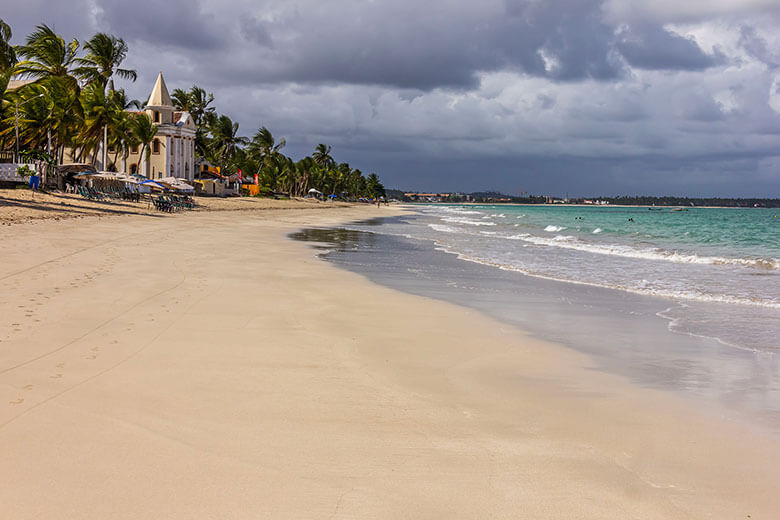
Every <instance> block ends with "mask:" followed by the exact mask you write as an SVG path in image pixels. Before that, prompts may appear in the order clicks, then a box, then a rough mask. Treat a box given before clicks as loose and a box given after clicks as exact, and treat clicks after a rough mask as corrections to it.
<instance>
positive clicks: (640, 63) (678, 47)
mask: <svg viewBox="0 0 780 520" xmlns="http://www.w3.org/2000/svg"><path fill="white" fill-rule="evenodd" d="M617 48H618V50H619V51H620V53H621V54H622V55H623V56H624V57H625V58H626V60H627V61H628V63H630V64H631V65H632V66H633V67H638V68H642V69H651V70H701V69H706V68H709V67H714V66H715V65H720V64H722V63H724V61H725V56H723V55H722V54H719V53H715V54H705V53H704V51H702V50H701V48H700V47H699V46H698V44H697V43H696V42H695V41H694V40H693V39H690V38H685V37H682V36H680V35H678V34H674V33H672V32H670V31H668V30H666V29H664V28H662V27H657V26H644V27H639V28H631V29H627V30H624V31H622V32H621V33H620V35H619V39H618V41H617Z"/></svg>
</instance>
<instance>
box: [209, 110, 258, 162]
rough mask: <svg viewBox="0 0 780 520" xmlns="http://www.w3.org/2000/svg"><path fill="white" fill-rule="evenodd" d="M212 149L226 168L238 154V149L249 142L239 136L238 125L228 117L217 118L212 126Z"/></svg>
mask: <svg viewBox="0 0 780 520" xmlns="http://www.w3.org/2000/svg"><path fill="white" fill-rule="evenodd" d="M209 130H210V131H211V148H212V150H213V152H214V155H215V156H216V157H217V158H218V162H219V163H220V165H221V166H222V167H223V168H225V167H227V166H228V165H229V163H230V161H231V160H232V159H233V157H234V156H235V154H236V149H237V148H238V147H239V146H241V145H245V144H247V143H248V142H249V140H248V139H247V138H246V137H240V136H239V135H238V123H234V122H233V120H232V119H230V118H229V117H228V116H219V117H217V118H215V120H214V121H213V122H212V125H211V126H210V128H209Z"/></svg>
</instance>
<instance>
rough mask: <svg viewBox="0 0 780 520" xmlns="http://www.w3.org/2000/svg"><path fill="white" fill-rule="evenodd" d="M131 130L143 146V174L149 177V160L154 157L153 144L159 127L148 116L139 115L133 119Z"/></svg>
mask: <svg viewBox="0 0 780 520" xmlns="http://www.w3.org/2000/svg"><path fill="white" fill-rule="evenodd" d="M130 128H131V130H132V134H133V136H134V138H135V139H136V140H137V142H138V143H140V144H141V158H143V161H144V162H143V171H142V174H143V175H145V176H147V177H148V176H149V158H150V157H151V156H152V142H153V141H154V137H155V136H156V135H157V125H155V124H154V123H152V120H151V119H150V118H149V116H148V115H146V114H137V115H135V116H134V117H133V118H132V119H131V124H130Z"/></svg>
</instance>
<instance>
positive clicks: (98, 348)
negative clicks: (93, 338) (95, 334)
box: [89, 347, 100, 352]
mask: <svg viewBox="0 0 780 520" xmlns="http://www.w3.org/2000/svg"><path fill="white" fill-rule="evenodd" d="M89 350H91V351H92V352H99V351H100V347H92V348H91V349H89Z"/></svg>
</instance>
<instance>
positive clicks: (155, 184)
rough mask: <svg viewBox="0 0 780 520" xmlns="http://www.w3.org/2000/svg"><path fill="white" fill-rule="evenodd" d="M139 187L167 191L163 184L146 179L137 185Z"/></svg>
mask: <svg viewBox="0 0 780 520" xmlns="http://www.w3.org/2000/svg"><path fill="white" fill-rule="evenodd" d="M138 185H139V186H145V187H147V188H151V189H155V190H163V191H164V190H167V189H168V188H166V187H165V185H164V184H161V183H159V182H157V181H153V180H152V179H146V180H145V181H141V182H139V183H138Z"/></svg>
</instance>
